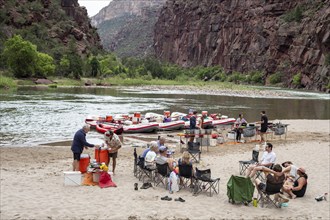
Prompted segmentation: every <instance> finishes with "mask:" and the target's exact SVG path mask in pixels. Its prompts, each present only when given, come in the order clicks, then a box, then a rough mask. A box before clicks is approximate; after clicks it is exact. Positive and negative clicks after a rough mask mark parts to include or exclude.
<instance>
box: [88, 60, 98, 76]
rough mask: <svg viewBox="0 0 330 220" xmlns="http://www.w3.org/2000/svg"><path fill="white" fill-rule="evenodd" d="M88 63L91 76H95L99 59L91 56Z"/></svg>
mask: <svg viewBox="0 0 330 220" xmlns="http://www.w3.org/2000/svg"><path fill="white" fill-rule="evenodd" d="M90 65H91V68H92V71H91V74H92V77H96V76H97V73H98V71H99V69H100V63H99V61H98V60H97V58H96V57H93V58H92V60H91V61H90Z"/></svg>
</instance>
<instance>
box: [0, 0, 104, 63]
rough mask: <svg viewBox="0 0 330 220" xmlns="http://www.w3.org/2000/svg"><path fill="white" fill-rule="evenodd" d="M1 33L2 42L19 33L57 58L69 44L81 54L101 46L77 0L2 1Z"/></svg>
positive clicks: (0, 1) (94, 30)
mask: <svg viewBox="0 0 330 220" xmlns="http://www.w3.org/2000/svg"><path fill="white" fill-rule="evenodd" d="M0 32H1V35H0V42H4V41H5V40H6V39H8V38H9V37H11V36H12V35H14V34H20V35H21V36H22V37H23V38H24V39H26V40H29V41H31V42H32V43H33V44H36V45H37V46H38V50H40V51H42V52H46V53H48V54H51V55H53V56H54V58H55V59H56V58H58V56H60V55H63V53H65V51H67V50H68V49H69V43H71V44H73V45H74V46H75V48H76V50H77V52H78V53H80V54H88V53H90V52H91V51H94V50H99V49H102V46H101V44H100V38H99V36H98V34H97V32H96V29H95V28H93V27H92V26H91V24H90V20H89V18H88V15H87V11H86V9H85V8H83V7H80V6H79V4H78V2H77V0H21V1H4V0H0ZM0 49H1V47H0Z"/></svg>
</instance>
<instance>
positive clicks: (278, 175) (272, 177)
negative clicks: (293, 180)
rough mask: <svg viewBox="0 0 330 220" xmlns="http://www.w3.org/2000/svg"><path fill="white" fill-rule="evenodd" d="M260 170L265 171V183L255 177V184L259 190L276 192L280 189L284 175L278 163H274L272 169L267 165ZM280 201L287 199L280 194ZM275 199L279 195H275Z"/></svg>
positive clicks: (286, 200)
mask: <svg viewBox="0 0 330 220" xmlns="http://www.w3.org/2000/svg"><path fill="white" fill-rule="evenodd" d="M261 171H263V172H266V173H267V175H266V183H263V182H261V181H260V180H259V179H258V178H257V179H255V185H256V186H257V187H258V189H259V190H261V191H263V192H266V193H269V194H276V193H279V192H280V191H281V188H282V187H283V184H284V180H285V175H284V173H283V172H282V167H281V165H280V164H275V165H274V167H273V169H269V168H267V167H262V168H261ZM281 198H282V199H283V200H284V201H283V200H282V202H288V199H287V198H285V197H284V196H281ZM275 200H276V201H278V200H279V197H278V196H275Z"/></svg>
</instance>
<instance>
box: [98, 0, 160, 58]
mask: <svg viewBox="0 0 330 220" xmlns="http://www.w3.org/2000/svg"><path fill="white" fill-rule="evenodd" d="M165 1H166V0H139V1H135V0H113V1H112V2H110V4H109V6H107V7H105V8H103V9H102V10H101V11H100V12H99V13H98V14H97V15H95V16H94V17H92V24H93V25H94V26H96V27H97V28H98V33H99V35H100V38H101V41H102V45H103V47H104V49H105V50H108V51H112V52H115V53H116V54H117V55H118V56H119V57H126V56H136V57H143V56H145V55H149V54H153V47H152V45H153V29H154V25H155V23H156V21H157V18H158V15H159V11H160V9H161V7H162V6H163V5H164V3H165Z"/></svg>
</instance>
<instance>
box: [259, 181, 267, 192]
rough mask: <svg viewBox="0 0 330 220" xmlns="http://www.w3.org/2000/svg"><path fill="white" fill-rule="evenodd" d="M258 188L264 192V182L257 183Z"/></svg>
mask: <svg viewBox="0 0 330 220" xmlns="http://www.w3.org/2000/svg"><path fill="white" fill-rule="evenodd" d="M258 189H260V190H261V191H263V192H265V191H266V184H264V183H259V185H258Z"/></svg>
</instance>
